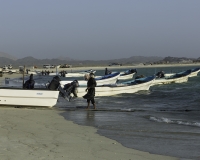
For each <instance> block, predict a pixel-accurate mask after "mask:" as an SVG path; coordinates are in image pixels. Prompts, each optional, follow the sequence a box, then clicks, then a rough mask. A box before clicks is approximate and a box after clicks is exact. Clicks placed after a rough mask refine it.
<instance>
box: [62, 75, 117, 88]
mask: <svg viewBox="0 0 200 160" xmlns="http://www.w3.org/2000/svg"><path fill="white" fill-rule="evenodd" d="M119 76H120V73H119V72H112V73H111V74H108V75H105V76H98V77H95V80H96V82H97V86H99V85H104V84H115V83H116V82H117V79H118V78H119ZM71 82H72V80H71V81H70V80H68V81H64V80H63V81H60V84H61V86H62V87H63V86H64V85H65V84H68V83H71ZM78 82H79V85H80V86H87V81H86V80H79V81H78Z"/></svg>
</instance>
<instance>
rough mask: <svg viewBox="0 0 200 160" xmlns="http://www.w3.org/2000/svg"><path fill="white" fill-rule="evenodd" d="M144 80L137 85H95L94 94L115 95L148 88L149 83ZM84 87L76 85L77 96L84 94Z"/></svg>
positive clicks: (98, 95) (97, 95)
mask: <svg viewBox="0 0 200 160" xmlns="http://www.w3.org/2000/svg"><path fill="white" fill-rule="evenodd" d="M152 82H153V81H150V82H146V83H142V84H137V85H121V84H118V85H117V84H116V85H110V86H97V87H96V88H95V96H96V97H100V96H112V95H117V94H123V93H135V92H138V91H141V90H149V88H150V86H151V83H152ZM120 85H121V86H120ZM85 89H86V87H78V94H77V96H78V97H82V96H84V95H85V94H86V91H85Z"/></svg>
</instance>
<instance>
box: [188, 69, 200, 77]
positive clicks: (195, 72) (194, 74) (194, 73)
mask: <svg viewBox="0 0 200 160" xmlns="http://www.w3.org/2000/svg"><path fill="white" fill-rule="evenodd" d="M199 72H200V68H194V69H191V74H190V75H189V77H195V76H197V75H198V73H199Z"/></svg>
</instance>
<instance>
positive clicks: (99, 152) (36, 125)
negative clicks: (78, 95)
mask: <svg viewBox="0 0 200 160" xmlns="http://www.w3.org/2000/svg"><path fill="white" fill-rule="evenodd" d="M190 66H191V65H188V66H186V67H188V68H189V67H190ZM152 67H158V68H163V67H164V66H163V65H158V66H141V68H143V69H141V70H143V71H144V72H146V68H147V70H148V69H150V68H152ZM165 67H167V66H165ZM175 67H180V66H175ZM104 68H105V67H92V68H91V67H84V68H82V67H77V68H71V70H72V71H81V70H82V71H83V70H87V69H94V70H101V72H102V73H103V70H104ZM108 68H111V69H112V70H115V69H121V70H123V69H126V68H131V66H123V67H108ZM132 68H139V66H137V67H135V66H132ZM35 70H43V69H35ZM52 70H53V69H52ZM54 70H55V69H54ZM61 70H68V72H69V71H70V68H69V69H61V68H60V69H58V71H61ZM151 70H152V71H151V73H152V72H153V71H154V69H151ZM148 72H149V71H148ZM148 72H147V73H148ZM99 73H100V72H99ZM22 77H23V75H22V74H17V73H14V74H4V75H3V77H0V82H1V84H3V83H4V81H5V78H10V79H13V78H22ZM154 90H156V92H158V91H159V92H158V95H156V97H159V95H161V94H160V93H162V92H160V90H159V88H155V89H154ZM170 90H171V89H170ZM149 96H150V95H149ZM180 96H182V95H180ZM144 97H145V95H143V94H142V95H140V94H134V95H131V96H130V98H129V97H128V98H127V99H125V98H124V97H122V99H123V101H124V103H125V104H127V106H122V103H121V100H122V99H119V98H118V97H112V98H111V99H106V98H102V99H99V100H97V102H98V104H97V107H101V108H104V107H105V108H108V107H110V109H113V108H114V109H115V108H116V107H119V108H117V109H122V108H123V109H124V110H126V109H127V110H129V108H130V107H133V108H134V107H137V108H139V107H140V108H141V109H142V111H141V110H138V111H137V108H135V109H134V110H136V111H135V112H130V113H128V114H129V115H130V117H131V118H134V117H135V118H134V119H132V122H133V130H134V132H132V131H131V132H132V133H133V134H135V133H137V132H138V134H139V136H141V137H143V134H144V138H146V137H147V139H148V135H147V134H149V133H151V132H152V131H151V128H154V129H156V131H155V133H154V135H152V136H149V140H150V139H152V138H153V140H152V142H151V143H150V144H147V145H146V146H147V147H148V148H154V150H157V151H159V150H160V151H161V150H162V145H163V144H167V143H163V141H161V142H160V143H161V144H159V145H160V146H161V147H159V148H156V147H153V145H152V143H153V141H154V142H156V141H157V140H159V141H160V139H162V140H165V139H166V141H169V142H170V141H171V140H172V139H171V138H166V137H163V138H160V137H159V136H157V135H156V134H157V133H161V131H159V130H158V131H157V129H160V128H162V126H163V128H165V127H164V125H165V124H164V125H163V124H162V123H158V125H157V123H152V117H153V116H151V117H148V116H146V115H145V116H144V115H143V113H145V112H147V114H148V115H149V114H152V115H154V114H155V113H151V112H152V110H151V111H150V112H149V110H148V109H147V110H146V108H144V107H143V106H142V104H146V101H145V99H144ZM129 99H130V100H131V99H141V101H140V102H139V101H137V103H138V104H136V102H132V101H130V100H129ZM146 99H147V97H146ZM150 99H151V100H153V99H155V98H154V95H152V98H150ZM142 100H144V101H142ZM110 101H111V102H112V101H113V102H116V103H114V104H111V103H110ZM158 101H159V100H158ZM147 102H148V104H146V105H149V102H150V101H149V99H147ZM79 103H80V104H81V105H82V104H83V103H84V104H85V102H83V100H81V101H79V100H77V101H76V102H74V103H73V102H72V103H70V104H69V103H67V104H66V102H64V103H63V104H64V105H65V106H66V105H67V106H68V107H69V106H70V107H72V108H75V106H76V105H79ZM151 103H152V105H151V108H152V107H154V105H155V104H157V100H154V101H152V102H151ZM158 103H159V102H158ZM167 103H168V98H166V104H167ZM186 103H187V102H186ZM63 104H62V105H63ZM132 104H136V105H135V106H132ZM140 104H141V106H140ZM127 107H128V108H127ZM160 108H161V107H160V106H159V108H156V115H157V116H156V118H157V117H159V116H160V114H164V113H163V111H162V112H161V113H159V115H158V109H160ZM0 109H1V112H0V127H1V130H0V135H1V138H0V144H1V145H0V147H1V149H0V159H3V160H4V159H5V160H6V159H15V160H18V159H19V160H21V159H30V160H31V159H41V160H42V159H48V160H55V159H56V160H66V159H67V160H68V159H69V160H77V159H83V160H90V159H91V160H93V159H95V160H96V159H97V160H98V159H99V160H102V159H107V160H112V159H113V160H120V159H121V160H124V159H125V160H126V159H128V160H168V159H169V160H173V159H178V158H176V156H174V155H173V156H172V155H171V156H165V155H170V153H169V152H168V151H165V152H164V153H163V152H158V154H157V152H156V151H153V153H154V154H151V153H152V152H148V151H140V149H137V150H136V149H135V147H132V146H130V147H127V146H126V145H123V143H121V142H120V141H118V140H114V139H115V138H116V136H113V135H112V134H111V136H109V134H108V133H107V131H106V133H103V132H104V130H103V132H102V131H101V129H100V128H96V127H95V125H91V126H89V125H87V122H86V121H87V120H88V119H89V121H95V122H96V123H97V121H98V120H99V118H98V117H99V116H101V117H102V118H104V119H105V122H104V123H103V124H105V123H107V120H111V117H110V116H111V114H110V113H106V112H95V111H86V110H84V109H83V110H79V111H78V112H69V111H67V110H65V109H64V110H62V109H59V108H51V109H50V108H40V107H36V108H35V107H34V108H31V107H30V108H26V107H24V108H23V107H22V108H14V107H11V106H1V107H0ZM143 109H144V110H143ZM170 109H171V108H170ZM166 110H167V109H166ZM95 113H96V114H95ZM125 113H126V112H124V113H123V112H122V113H114V112H113V113H112V116H113V117H114V116H115V117H116V118H117V117H118V116H124V114H125ZM140 114H141V117H142V118H143V120H142V121H141V117H139V119H137V118H138V115H140ZM167 114H168V112H167ZM173 114H174V113H171V112H170V115H173ZM175 114H176V113H175ZM65 116H66V117H65ZM70 116H71V117H74V119H73V118H70ZM91 116H92V118H91ZM163 116H166V115H163ZM176 116H177V115H175V117H176ZM84 117H87V119H86V120H84V119H83V120H82V119H81V118H84ZM88 117H89V118H88ZM126 118H127V115H126V117H125V119H126ZM148 118H150V121H149V120H148ZM153 118H154V119H155V117H153ZM172 118H173V117H172ZM117 119H118V118H117ZM79 120H80V121H81V122H82V123H83V124H79V122H78V121H79ZM127 120H128V119H127ZM76 121H77V122H76ZM101 121H102V120H101ZM111 122H112V121H111ZM122 122H125V121H122ZM129 122H130V121H128V123H129ZM147 122H148V123H149V125H148V126H149V128H147V127H148V126H147ZM98 123H99V124H100V126H101V123H100V122H98ZM143 123H144V125H145V127H146V129H145V130H144V128H142V129H141V126H137V125H141V124H143ZM113 125H116V120H115V119H114V120H113V122H112V123H111V124H110V126H113ZM152 125H153V126H154V127H152ZM166 125H169V123H168V122H167V124H166ZM116 126H117V125H116ZM119 127H120V126H119ZM127 127H128V126H127ZM134 127H135V128H136V127H138V128H139V129H137V130H136V129H135V128H134ZM170 128H177V127H176V126H174V127H173V126H172V127H170ZM119 130H121V127H120V129H119ZM125 130H127V128H125ZM188 130H189V128H188ZM113 131H115V128H114V130H113ZM197 131H198V128H197ZM148 132H149V133H148ZM162 132H163V131H162ZM179 132H182V131H179ZM179 132H177V131H175V132H174V130H173V131H172V132H170V133H174V134H173V135H172V136H174V135H176V133H179ZM152 133H153V132H152ZM163 133H164V132H163ZM183 133H184V132H183ZM127 134H129V133H128V132H127ZM104 135H107V136H104ZM155 135H156V136H155ZM162 135H164V134H162ZM167 135H169V133H168V132H167ZM184 135H185V133H184ZM131 136H132V135H131ZM154 136H155V137H156V138H155V139H154ZM134 137H137V135H136V134H135V135H134ZM134 137H131V138H134ZM144 138H142V139H138V140H139V142H138V141H137V139H135V142H137V143H138V146H139V143H140V142H142V141H143V139H144ZM116 139H120V137H119V138H116ZM147 142H148V141H147ZM170 143H171V142H170ZM125 146H126V147H125ZM163 146H164V145H163ZM174 146H175V145H174ZM166 147H167V148H169V146H166ZM177 147H179V146H177ZM136 148H137V147H136ZM141 148H144V147H143V146H142V147H141ZM141 150H142V149H141ZM172 150H173V148H172ZM178 151H179V150H177V152H178ZM175 152H176V151H175ZM155 153H156V154H155ZM159 153H160V154H161V153H162V155H160V154H159ZM181 154H182V153H180V154H179V156H180V155H181ZM179 156H178V157H179ZM180 157H182V156H180ZM183 157H184V156H183Z"/></svg>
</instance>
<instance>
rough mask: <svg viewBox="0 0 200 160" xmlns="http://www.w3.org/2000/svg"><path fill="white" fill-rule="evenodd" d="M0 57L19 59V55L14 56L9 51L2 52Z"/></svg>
mask: <svg viewBox="0 0 200 160" xmlns="http://www.w3.org/2000/svg"><path fill="white" fill-rule="evenodd" d="M0 57H4V58H8V59H11V60H17V57H15V56H12V55H10V54H8V53H4V52H0Z"/></svg>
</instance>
